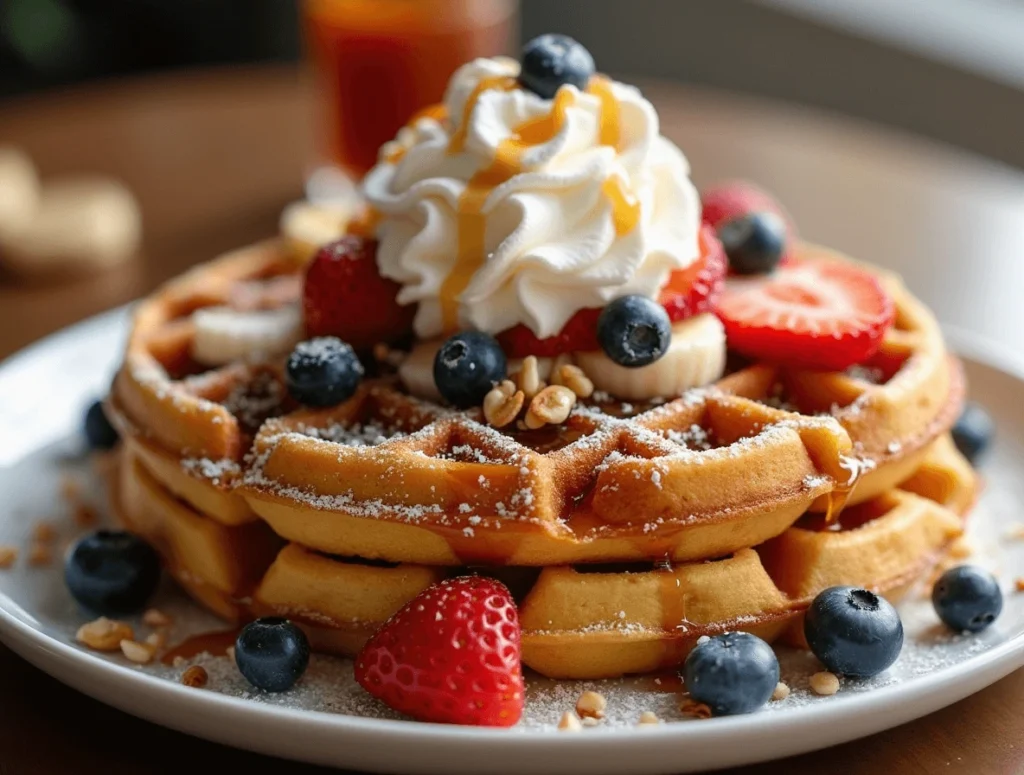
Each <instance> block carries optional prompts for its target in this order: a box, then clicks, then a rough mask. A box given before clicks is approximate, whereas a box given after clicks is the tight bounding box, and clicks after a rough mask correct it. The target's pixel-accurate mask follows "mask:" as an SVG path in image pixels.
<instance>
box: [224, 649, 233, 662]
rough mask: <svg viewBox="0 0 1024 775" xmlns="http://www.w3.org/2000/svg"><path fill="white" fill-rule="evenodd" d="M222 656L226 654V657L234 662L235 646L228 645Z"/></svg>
mask: <svg viewBox="0 0 1024 775" xmlns="http://www.w3.org/2000/svg"><path fill="white" fill-rule="evenodd" d="M224 656H226V657H227V658H228V659H230V660H231V661H232V662H234V661H235V647H234V646H228V647H227V649H226V650H225V651H224Z"/></svg>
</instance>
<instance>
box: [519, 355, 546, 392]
mask: <svg viewBox="0 0 1024 775" xmlns="http://www.w3.org/2000/svg"><path fill="white" fill-rule="evenodd" d="M512 381H513V382H514V383H515V385H516V387H518V388H519V389H520V390H522V391H523V395H524V396H526V399H527V400H528V401H529V400H531V399H532V398H533V397H534V396H535V395H537V394H538V393H539V392H540V391H541V390H543V389H544V381H543V380H542V379H541V378H540V370H539V367H538V364H537V358H536V356H534V355H527V356H526V357H525V358H523V365H522V366H521V367H520V369H519V371H517V372H516V373H515V374H513V375H512Z"/></svg>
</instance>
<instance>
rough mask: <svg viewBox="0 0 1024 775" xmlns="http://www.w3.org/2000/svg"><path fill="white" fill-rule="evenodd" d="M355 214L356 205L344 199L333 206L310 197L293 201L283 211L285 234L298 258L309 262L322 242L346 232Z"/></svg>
mask: <svg viewBox="0 0 1024 775" xmlns="http://www.w3.org/2000/svg"><path fill="white" fill-rule="evenodd" d="M351 217H352V207H351V206H349V205H348V204H347V203H344V202H338V203H337V204H336V205H335V204H332V205H330V206H328V205H322V204H313V203H312V202H308V201H306V200H300V201H298V202H292V203H291V204H290V205H288V206H287V207H285V208H284V211H283V212H282V213H281V223H280V231H281V236H282V237H284V240H285V242H286V243H287V245H288V249H289V250H290V251H291V252H292V254H293V255H294V256H295V257H296V258H297V259H299V260H300V261H308V260H309V259H311V258H312V257H313V254H314V253H316V251H317V250H318V249H319V248H320V246H321V245H324V244H326V243H328V242H331V241H333V240H336V239H338V237H340V236H342V235H343V234H344V233H345V224H347V223H348V221H349V219H350V218H351Z"/></svg>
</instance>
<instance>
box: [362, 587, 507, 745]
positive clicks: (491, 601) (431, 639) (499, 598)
mask: <svg viewBox="0 0 1024 775" xmlns="http://www.w3.org/2000/svg"><path fill="white" fill-rule="evenodd" d="M520 638H521V633H520V629H519V614H518V612H517V611H516V605H515V602H514V601H513V600H512V595H511V594H510V593H509V591H508V588H507V587H506V586H505V585H504V584H502V583H501V582H499V581H495V580H493V579H488V578H482V577H477V576H460V577H458V578H455V579H448V580H445V581H442V582H440V583H438V584H434V585H433V586H431V587H429V588H427V589H426V590H424V591H423V592H421V593H420V594H419V595H418V596H417V597H416V598H414V599H413V600H412V601H411V602H409V603H408V604H407V605H406V606H405V607H404V608H402V609H401V610H400V611H398V613H396V614H395V615H394V616H392V617H391V619H389V620H388V621H387V622H386V623H385V624H384V626H383V627H381V629H380V630H379V631H378V632H377V634H376V635H374V636H373V638H372V639H371V640H370V641H369V642H368V643H367V644H366V645H365V646H364V647H363V650H362V651H361V652H359V656H358V657H357V658H356V664H355V673H356V680H357V681H358V682H359V684H360V685H361V686H362V687H363V688H364V689H366V691H368V692H369V693H370V694H372V695H373V696H374V697H376V698H377V699H379V700H381V701H382V702H384V703H385V704H387V705H388V706H390V707H391V708H393V709H395V710H397V711H399V712H401V713H405V714H407V715H409V716H412V717H413V718H416V719H419V720H421V721H434V722H440V723H446V724H471V725H475V726H493V727H510V726H513V725H514V724H515V723H516V722H518V721H519V718H520V716H522V713H523V669H522V665H521V663H520Z"/></svg>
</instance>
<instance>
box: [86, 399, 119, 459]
mask: <svg viewBox="0 0 1024 775" xmlns="http://www.w3.org/2000/svg"><path fill="white" fill-rule="evenodd" d="M117 438H118V437H117V431H116V430H115V429H114V426H113V425H111V424H110V420H108V419H107V413H106V412H105V411H103V403H102V402H101V401H94V402H93V403H92V404H91V405H90V406H89V409H88V410H87V411H86V413H85V440H86V442H88V444H89V446H90V447H91V448H92V449H97V450H98V449H112V448H113V447H114V446H115V445H116V444H117Z"/></svg>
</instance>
